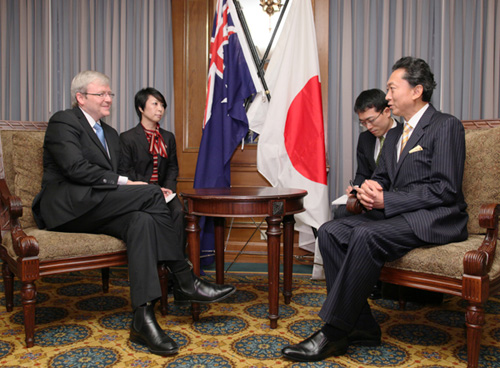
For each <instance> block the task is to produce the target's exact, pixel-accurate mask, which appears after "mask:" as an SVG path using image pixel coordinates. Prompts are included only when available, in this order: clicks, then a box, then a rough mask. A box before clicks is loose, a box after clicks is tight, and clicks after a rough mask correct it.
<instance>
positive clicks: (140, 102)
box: [134, 87, 167, 119]
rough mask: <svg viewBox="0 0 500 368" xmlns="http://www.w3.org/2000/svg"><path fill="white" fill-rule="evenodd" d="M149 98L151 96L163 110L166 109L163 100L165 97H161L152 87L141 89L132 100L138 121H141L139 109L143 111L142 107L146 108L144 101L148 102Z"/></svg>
mask: <svg viewBox="0 0 500 368" xmlns="http://www.w3.org/2000/svg"><path fill="white" fill-rule="evenodd" d="M149 96H153V97H154V98H156V99H157V100H158V101H160V102H161V103H162V104H163V107H164V108H165V109H166V108H167V101H166V100H165V97H163V95H162V94H161V92H160V91H158V90H157V89H155V88H153V87H146V88H143V89H141V90H140V91H139V92H137V93H136V94H135V98H134V102H135V111H136V112H137V116H139V119H142V112H141V110H139V108H141V109H142V110H144V107H145V106H146V101H147V100H148V98H149Z"/></svg>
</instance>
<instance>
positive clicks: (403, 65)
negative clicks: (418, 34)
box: [392, 56, 437, 102]
mask: <svg viewBox="0 0 500 368" xmlns="http://www.w3.org/2000/svg"><path fill="white" fill-rule="evenodd" d="M397 69H404V70H405V71H406V72H405V74H404V75H403V79H404V80H406V81H407V82H408V83H410V85H411V86H412V87H415V86H418V85H419V84H420V85H421V86H422V87H423V89H424V92H423V93H422V100H423V101H424V102H430V101H431V97H432V92H433V91H434V89H435V88H436V86H437V84H436V82H435V81H434V74H433V73H432V71H431V68H430V67H429V64H427V63H426V62H425V61H424V60H422V59H418V58H415V57H411V56H405V57H402V58H401V59H399V60H398V61H396V63H395V64H394V65H393V66H392V71H395V70H397Z"/></svg>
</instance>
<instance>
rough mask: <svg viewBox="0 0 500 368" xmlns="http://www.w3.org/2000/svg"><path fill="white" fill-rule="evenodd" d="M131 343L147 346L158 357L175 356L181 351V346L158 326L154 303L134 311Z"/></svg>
mask: <svg viewBox="0 0 500 368" xmlns="http://www.w3.org/2000/svg"><path fill="white" fill-rule="evenodd" d="M130 341H132V342H135V343H137V344H141V345H145V346H147V347H148V349H149V351H150V352H151V353H153V354H157V355H162V356H167V355H174V354H177V352H178V351H179V345H177V343H176V342H175V341H174V340H172V339H171V338H170V337H169V336H168V335H167V334H166V333H165V332H164V331H163V330H162V329H161V327H160V325H158V322H157V321H156V317H155V312H154V303H148V305H146V306H144V307H138V308H137V309H136V310H135V311H134V317H133V319H132V325H131V327H130Z"/></svg>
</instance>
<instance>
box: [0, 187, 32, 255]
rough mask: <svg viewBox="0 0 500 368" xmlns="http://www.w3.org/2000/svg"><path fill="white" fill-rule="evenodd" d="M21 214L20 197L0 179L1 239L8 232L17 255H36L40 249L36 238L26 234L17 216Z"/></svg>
mask: <svg viewBox="0 0 500 368" xmlns="http://www.w3.org/2000/svg"><path fill="white" fill-rule="evenodd" d="M22 215H23V205H22V202H21V198H19V197H17V196H14V195H12V194H11V193H10V190H9V188H8V186H7V183H6V182H5V179H0V229H1V236H2V239H3V237H4V236H7V234H8V233H9V232H10V236H11V237H12V244H13V246H14V251H15V252H16V255H17V256H18V257H22V258H24V257H36V256H38V253H39V251H40V248H39V246H38V242H37V240H36V239H35V238H34V237H33V236H28V235H26V233H25V232H24V230H23V227H22V226H21V222H20V221H19V218H20V217H22Z"/></svg>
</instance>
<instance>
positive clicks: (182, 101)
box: [172, 0, 329, 263]
mask: <svg viewBox="0 0 500 368" xmlns="http://www.w3.org/2000/svg"><path fill="white" fill-rule="evenodd" d="M255 1H258V0H255ZM300 1H303V0H300ZM312 4H313V7H314V14H315V23H316V37H317V41H318V51H319V58H320V68H321V81H322V92H323V110H324V117H325V122H326V121H327V112H328V111H327V103H326V101H327V97H328V83H327V81H328V78H327V76H328V10H329V0H312ZM214 8H215V0H182V1H181V0H174V1H172V21H173V25H172V27H173V45H174V91H175V134H176V143H177V155H178V159H179V168H180V172H179V177H178V187H177V191H178V192H182V190H183V189H188V188H192V187H193V181H194V174H195V168H196V161H197V157H198V148H199V144H200V141H201V135H202V122H203V113H204V107H205V97H206V96H205V95H206V79H207V71H208V61H209V60H208V53H209V44H210V33H211V31H212V22H213V16H214ZM263 26H265V25H263ZM256 158H257V151H256V146H255V145H245V148H244V150H241V148H238V149H237V150H236V151H235V153H234V155H233V158H232V160H231V185H232V186H241V187H245V186H269V184H268V182H267V181H266V179H264V177H262V175H260V174H259V172H258V171H257V165H256ZM254 221H255V223H257V224H258V223H260V222H261V221H262V219H260V218H256V219H235V220H234V223H232V220H231V219H226V236H227V234H228V232H229V228H230V227H232V229H231V233H230V237H229V240H228V244H227V248H226V261H227V262H229V261H232V260H233V259H234V257H235V255H236V254H237V253H238V252H239V251H240V250H241V249H242V248H243V247H244V250H245V252H244V253H243V254H242V255H240V256H239V257H238V259H237V262H254V263H266V262H267V256H266V254H267V244H266V241H265V239H264V238H263V236H262V235H261V234H260V233H259V231H255V229H256V228H255V225H254ZM262 228H263V230H264V231H265V228H266V226H265V221H264V223H263V226H262ZM252 235H253V236H252ZM296 238H297V237H296ZM226 239H227V237H226ZM247 242H248V243H247ZM305 253H306V252H304V251H302V250H301V249H299V248H298V245H297V244H295V250H294V254H295V255H305Z"/></svg>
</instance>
